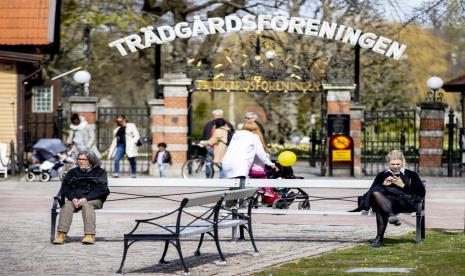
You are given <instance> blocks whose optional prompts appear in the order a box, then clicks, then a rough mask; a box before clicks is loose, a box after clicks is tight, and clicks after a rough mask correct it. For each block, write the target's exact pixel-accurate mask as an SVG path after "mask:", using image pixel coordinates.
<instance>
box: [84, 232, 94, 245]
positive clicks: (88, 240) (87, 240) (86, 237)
mask: <svg viewBox="0 0 465 276" xmlns="http://www.w3.org/2000/svg"><path fill="white" fill-rule="evenodd" d="M81 242H82V243H83V244H94V243H95V235H90V234H85V235H84V238H83V239H82V241H81Z"/></svg>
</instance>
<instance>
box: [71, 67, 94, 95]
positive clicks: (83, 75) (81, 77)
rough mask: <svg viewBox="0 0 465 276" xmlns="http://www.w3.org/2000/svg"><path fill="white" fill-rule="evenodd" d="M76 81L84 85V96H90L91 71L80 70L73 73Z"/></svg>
mask: <svg viewBox="0 0 465 276" xmlns="http://www.w3.org/2000/svg"><path fill="white" fill-rule="evenodd" d="M73 79H74V81H76V82H77V83H79V84H83V85H84V93H83V94H84V96H89V82H90V79H91V76H90V73H89V72H87V71H85V70H80V71H77V72H76V73H74V75H73Z"/></svg>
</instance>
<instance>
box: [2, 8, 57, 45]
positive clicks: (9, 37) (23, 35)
mask: <svg viewBox="0 0 465 276" xmlns="http://www.w3.org/2000/svg"><path fill="white" fill-rule="evenodd" d="M56 7H57V5H56V0H1V1H0V45H47V44H50V43H52V42H53V39H54V32H55V15H56Z"/></svg>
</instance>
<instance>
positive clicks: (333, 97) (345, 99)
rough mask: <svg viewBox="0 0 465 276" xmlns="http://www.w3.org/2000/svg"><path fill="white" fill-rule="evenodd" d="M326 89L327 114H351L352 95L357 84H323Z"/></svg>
mask: <svg viewBox="0 0 465 276" xmlns="http://www.w3.org/2000/svg"><path fill="white" fill-rule="evenodd" d="M323 89H324V90H325V91H326V104H327V109H326V110H327V114H350V107H351V101H350V97H351V94H352V91H354V89H355V85H332V84H323Z"/></svg>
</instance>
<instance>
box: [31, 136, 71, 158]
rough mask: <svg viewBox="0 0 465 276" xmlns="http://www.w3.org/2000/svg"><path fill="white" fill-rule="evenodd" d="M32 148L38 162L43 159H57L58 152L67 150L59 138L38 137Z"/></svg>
mask: <svg viewBox="0 0 465 276" xmlns="http://www.w3.org/2000/svg"><path fill="white" fill-rule="evenodd" d="M32 148H33V149H35V150H36V155H37V156H35V157H36V158H37V159H38V160H39V161H40V162H43V161H45V160H48V161H51V162H54V161H56V160H57V159H58V158H57V155H58V153H60V152H64V151H66V150H67V149H66V146H65V145H64V144H63V142H61V140H60V139H40V140H39V141H38V142H37V143H36V144H35V145H34V146H33V147H32Z"/></svg>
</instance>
